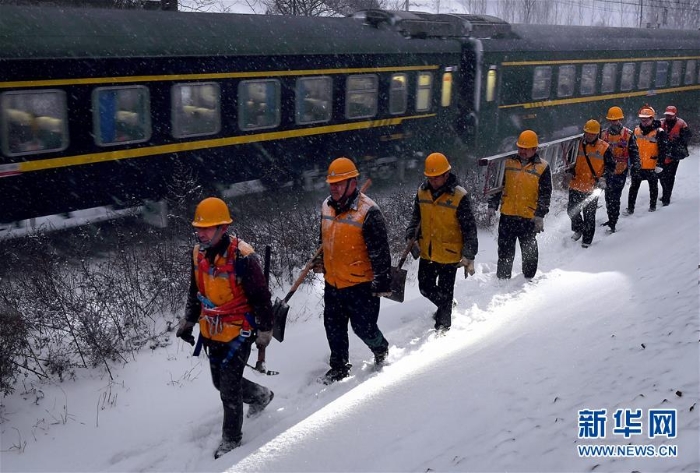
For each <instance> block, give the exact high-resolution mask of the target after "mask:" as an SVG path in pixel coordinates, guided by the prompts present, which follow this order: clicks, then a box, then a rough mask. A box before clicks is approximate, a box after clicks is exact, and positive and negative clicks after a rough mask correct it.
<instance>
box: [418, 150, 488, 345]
mask: <svg viewBox="0 0 700 473" xmlns="http://www.w3.org/2000/svg"><path fill="white" fill-rule="evenodd" d="M451 169H452V166H451V165H450V163H449V161H448V160H447V157H445V155H444V154H442V153H432V154H430V155H429V156H428V157H427V158H426V159H425V170H424V172H423V174H424V175H425V177H426V178H427V179H426V181H425V182H424V183H423V184H421V186H420V187H419V188H418V192H417V193H416V197H415V199H414V203H413V214H412V216H411V220H410V222H409V224H408V227H407V228H406V240H407V241H410V240H411V239H413V238H415V237H416V236H417V237H418V238H417V241H418V244H419V247H420V261H419V263H418V288H419V289H420V293H421V294H422V295H423V296H425V297H427V298H428V299H429V300H430V302H432V303H433V304H435V305H436V306H437V312H435V316H434V318H435V330H436V331H437V332H438V333H444V332H446V331H448V330H449V329H450V327H451V325H452V308H453V306H454V303H453V300H454V299H453V294H454V285H455V278H456V274H457V269H458V268H459V267H464V271H465V273H464V274H465V277H466V275H467V274H472V275H473V274H474V258H475V256H476V253H477V252H478V250H479V241H478V239H477V235H476V222H475V220H474V214H473V213H472V206H471V198H470V196H469V193H468V192H467V191H466V190H465V189H464V187H462V186H460V185H459V183H458V182H457V176H455V175H454V174H453V173H451V172H450V170H451Z"/></svg>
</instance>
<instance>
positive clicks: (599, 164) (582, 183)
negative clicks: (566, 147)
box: [569, 140, 610, 192]
mask: <svg viewBox="0 0 700 473" xmlns="http://www.w3.org/2000/svg"><path fill="white" fill-rule="evenodd" d="M583 146H584V140H581V142H580V143H579V145H578V156H577V157H576V165H575V168H574V171H575V174H574V177H573V179H571V184H569V188H570V189H573V190H576V191H579V192H593V189H595V185H596V181H597V180H598V179H599V178H600V177H602V175H603V171H604V170H605V160H604V156H605V152H606V151H607V150H608V148H609V147H610V145H609V144H607V143H606V142H605V141H603V140H596V142H595V144H594V145H593V146H590V145H588V146H586V150H587V151H588V160H590V162H591V165H590V166H589V165H588V161H586V155H585V153H584V152H583ZM591 167H592V168H593V171H594V173H595V175H594V174H592V173H591Z"/></svg>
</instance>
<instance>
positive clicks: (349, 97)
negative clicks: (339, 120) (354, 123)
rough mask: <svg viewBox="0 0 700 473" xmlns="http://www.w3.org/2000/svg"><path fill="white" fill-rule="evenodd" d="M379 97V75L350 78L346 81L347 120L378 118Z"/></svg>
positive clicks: (362, 75) (353, 76) (359, 75)
mask: <svg viewBox="0 0 700 473" xmlns="http://www.w3.org/2000/svg"><path fill="white" fill-rule="evenodd" d="M355 82H357V84H355ZM378 97H379V76H378V75H377V74H354V75H350V76H348V77H347V78H346V79H345V118H347V119H348V120H358V119H362V118H371V117H374V116H376V115H377V109H378V107H377V102H378ZM358 99H359V100H358ZM368 99H369V100H368ZM360 102H363V103H360ZM357 107H362V108H357Z"/></svg>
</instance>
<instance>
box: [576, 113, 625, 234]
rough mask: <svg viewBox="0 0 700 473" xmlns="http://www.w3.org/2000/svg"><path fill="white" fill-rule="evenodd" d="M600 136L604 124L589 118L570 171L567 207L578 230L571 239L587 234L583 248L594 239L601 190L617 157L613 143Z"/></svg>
mask: <svg viewBox="0 0 700 473" xmlns="http://www.w3.org/2000/svg"><path fill="white" fill-rule="evenodd" d="M599 135H600V123H599V122H598V121H597V120H588V121H587V122H586V124H585V125H584V126H583V138H582V139H581V142H580V143H579V145H578V155H577V156H576V161H575V162H574V165H573V166H572V167H571V168H570V169H569V170H568V171H569V172H570V173H573V177H572V178H571V182H570V183H569V203H568V205H567V208H566V210H567V213H568V214H569V218H571V230H572V231H573V232H574V234H573V236H572V237H571V239H572V240H574V241H578V240H579V239H581V237H582V236H583V241H582V242H581V246H582V247H583V248H588V247H589V246H591V243H592V242H593V236H594V235H595V214H596V210H597V209H598V196H599V195H600V192H601V190H605V188H606V183H607V180H608V179H609V178H610V176H611V175H612V174H613V173H614V172H615V158H614V157H613V154H612V151H611V150H610V145H609V144H607V143H606V142H605V141H603V140H601V139H599V138H598V136H599Z"/></svg>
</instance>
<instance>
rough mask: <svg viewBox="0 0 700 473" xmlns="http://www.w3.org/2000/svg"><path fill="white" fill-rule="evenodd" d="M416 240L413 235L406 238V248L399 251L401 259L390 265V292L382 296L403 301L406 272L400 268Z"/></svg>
mask: <svg viewBox="0 0 700 473" xmlns="http://www.w3.org/2000/svg"><path fill="white" fill-rule="evenodd" d="M415 242H416V239H415V237H414V238H411V239H410V240H408V242H407V244H406V249H405V250H403V253H401V259H399V264H398V265H396V266H392V267H391V286H390V287H391V294H390V295H388V296H384V297H386V298H387V299H390V300H392V301H396V302H403V299H404V291H405V288H406V274H407V273H408V272H407V271H406V270H405V269H401V268H402V267H403V264H404V263H405V262H406V258H407V257H408V254H409V253H410V252H411V248H413V244H414V243H415Z"/></svg>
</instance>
